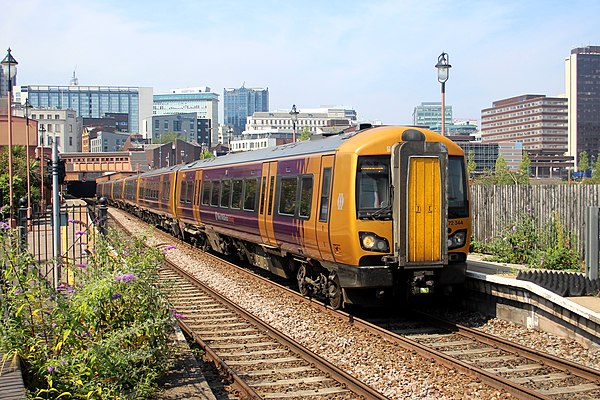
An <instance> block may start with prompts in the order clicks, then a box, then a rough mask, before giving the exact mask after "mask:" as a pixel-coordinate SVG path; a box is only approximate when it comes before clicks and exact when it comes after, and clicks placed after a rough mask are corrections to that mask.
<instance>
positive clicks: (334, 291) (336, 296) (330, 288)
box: [327, 276, 344, 310]
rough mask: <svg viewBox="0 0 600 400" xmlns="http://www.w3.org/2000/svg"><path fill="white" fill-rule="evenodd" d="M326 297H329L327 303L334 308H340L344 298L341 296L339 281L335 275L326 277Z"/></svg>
mask: <svg viewBox="0 0 600 400" xmlns="http://www.w3.org/2000/svg"><path fill="white" fill-rule="evenodd" d="M327 297H328V298H329V305H330V306H331V308H333V309H334V310H338V309H340V308H342V305H343V302H344V299H343V297H342V289H341V288H340V282H339V280H338V278H337V276H336V277H334V278H333V279H331V278H330V279H328V282H327Z"/></svg>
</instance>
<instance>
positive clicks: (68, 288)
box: [67, 286, 75, 294]
mask: <svg viewBox="0 0 600 400" xmlns="http://www.w3.org/2000/svg"><path fill="white" fill-rule="evenodd" d="M73 293H75V288H74V287H73V286H69V287H67V294H73Z"/></svg>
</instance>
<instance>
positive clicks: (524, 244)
mask: <svg viewBox="0 0 600 400" xmlns="http://www.w3.org/2000/svg"><path fill="white" fill-rule="evenodd" d="M472 244H473V250H474V251H476V252H479V253H485V254H489V255H490V256H489V257H488V260H490V261H496V262H506V263H511V264H526V265H529V266H531V267H535V268H546V269H553V270H556V269H560V270H571V271H578V270H579V266H580V260H579V254H578V252H577V249H576V248H575V246H574V241H573V237H572V235H571V234H569V233H568V232H566V230H565V229H564V227H563V225H562V224H561V222H560V220H559V218H558V215H555V216H554V218H553V220H552V221H551V222H550V223H549V224H548V226H545V227H543V228H542V229H538V228H537V224H536V220H535V218H534V215H533V212H532V210H531V209H529V210H527V212H525V213H523V214H521V216H520V217H519V218H518V220H517V221H516V222H515V223H514V224H512V225H510V226H507V227H506V228H505V229H503V230H502V232H500V233H499V234H498V235H497V236H495V237H493V238H490V239H489V240H487V239H486V240H485V241H484V242H480V241H472Z"/></svg>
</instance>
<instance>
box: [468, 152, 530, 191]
mask: <svg viewBox="0 0 600 400" xmlns="http://www.w3.org/2000/svg"><path fill="white" fill-rule="evenodd" d="M530 164H531V160H530V159H529V155H528V154H527V152H526V151H523V157H522V159H521V163H520V164H519V167H518V169H517V171H516V172H513V171H511V170H510V168H508V164H507V163H506V160H505V159H504V157H502V154H500V155H498V158H497V159H496V165H495V169H494V171H486V172H485V174H484V175H483V176H481V177H478V178H477V179H475V181H474V183H475V184H480V185H529V166H530ZM467 168H469V165H468V164H467Z"/></svg>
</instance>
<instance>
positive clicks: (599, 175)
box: [589, 154, 600, 183]
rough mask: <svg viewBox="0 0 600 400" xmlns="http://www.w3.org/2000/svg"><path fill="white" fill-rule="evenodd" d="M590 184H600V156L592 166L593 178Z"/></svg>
mask: <svg viewBox="0 0 600 400" xmlns="http://www.w3.org/2000/svg"><path fill="white" fill-rule="evenodd" d="M589 183H600V154H599V155H598V156H597V157H596V161H595V162H594V164H593V165H592V178H591V179H590V180H589Z"/></svg>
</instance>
